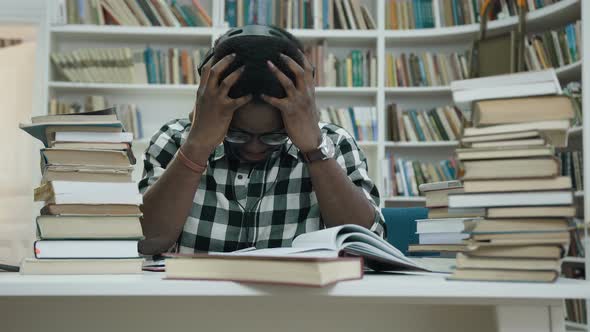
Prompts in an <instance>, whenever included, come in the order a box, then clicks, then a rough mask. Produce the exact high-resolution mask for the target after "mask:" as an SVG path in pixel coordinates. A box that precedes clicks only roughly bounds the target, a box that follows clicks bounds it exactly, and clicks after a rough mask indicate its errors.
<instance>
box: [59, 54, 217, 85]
mask: <svg viewBox="0 0 590 332" xmlns="http://www.w3.org/2000/svg"><path fill="white" fill-rule="evenodd" d="M206 51H207V50H205V49H179V48H176V47H175V48H169V49H153V48H152V47H151V46H149V45H148V47H147V48H145V49H144V50H140V49H133V50H132V49H131V48H127V47H125V48H79V49H76V50H74V51H71V52H53V53H51V56H50V57H51V61H52V63H53V65H54V66H55V67H56V69H57V72H58V73H59V75H60V78H61V79H62V80H65V81H68V82H84V83H126V84H198V83H199V76H198V75H196V72H195V70H194V68H196V67H197V66H198V65H199V63H200V62H201V59H202V58H203V57H204V54H205V52H206Z"/></svg>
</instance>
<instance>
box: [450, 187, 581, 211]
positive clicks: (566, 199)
mask: <svg viewBox="0 0 590 332" xmlns="http://www.w3.org/2000/svg"><path fill="white" fill-rule="evenodd" d="M573 202H574V197H573V194H572V192H571V191H535V192H507V193H484V194H450V195H449V207H450V208H470V207H494V206H540V205H571V204H573Z"/></svg>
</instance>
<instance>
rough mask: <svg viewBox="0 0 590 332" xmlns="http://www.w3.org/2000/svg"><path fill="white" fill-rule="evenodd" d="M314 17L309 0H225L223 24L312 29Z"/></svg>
mask: <svg viewBox="0 0 590 332" xmlns="http://www.w3.org/2000/svg"><path fill="white" fill-rule="evenodd" d="M315 15H316V13H315V12H314V7H313V2H312V1H311V0H303V1H268V0H225V22H226V23H227V24H228V25H229V26H230V27H239V26H243V25H248V24H262V25H274V26H279V27H282V28H286V29H313V25H314V22H313V21H314V17H315Z"/></svg>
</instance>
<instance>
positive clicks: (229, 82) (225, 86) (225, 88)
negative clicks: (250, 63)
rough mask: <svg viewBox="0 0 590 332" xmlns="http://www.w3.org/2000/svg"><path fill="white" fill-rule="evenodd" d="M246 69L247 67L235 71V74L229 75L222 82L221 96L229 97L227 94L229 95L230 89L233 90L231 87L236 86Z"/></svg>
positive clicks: (220, 85) (220, 87)
mask: <svg viewBox="0 0 590 332" xmlns="http://www.w3.org/2000/svg"><path fill="white" fill-rule="evenodd" d="M244 67H245V66H242V67H240V68H238V69H236V70H234V71H233V73H231V74H229V75H227V77H226V78H224V79H223V81H221V84H219V89H220V90H219V93H220V94H221V96H224V97H225V96H227V94H228V93H229V89H231V87H232V86H234V84H235V83H236V82H237V81H238V79H239V78H240V76H241V75H242V73H243V72H244Z"/></svg>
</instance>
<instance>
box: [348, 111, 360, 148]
mask: <svg viewBox="0 0 590 332" xmlns="http://www.w3.org/2000/svg"><path fill="white" fill-rule="evenodd" d="M348 116H349V117H350V121H352V130H353V134H354V139H356V140H357V141H358V139H359V127H358V126H357V125H356V118H355V117H354V109H353V108H352V107H349V108H348Z"/></svg>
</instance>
